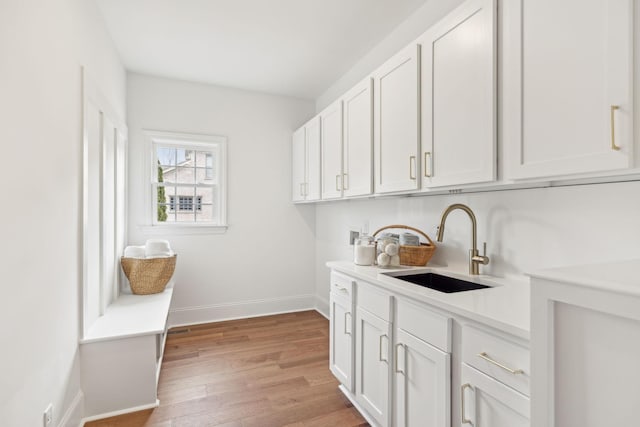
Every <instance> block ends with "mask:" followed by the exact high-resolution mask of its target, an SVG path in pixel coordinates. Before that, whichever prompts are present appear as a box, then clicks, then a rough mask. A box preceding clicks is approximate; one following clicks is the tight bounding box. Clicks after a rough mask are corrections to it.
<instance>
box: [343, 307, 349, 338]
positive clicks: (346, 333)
mask: <svg viewBox="0 0 640 427" xmlns="http://www.w3.org/2000/svg"><path fill="white" fill-rule="evenodd" d="M347 316H349V317H351V313H349V312H348V311H345V312H344V334H345V335H351V332H349V331H347V324H348V323H347Z"/></svg>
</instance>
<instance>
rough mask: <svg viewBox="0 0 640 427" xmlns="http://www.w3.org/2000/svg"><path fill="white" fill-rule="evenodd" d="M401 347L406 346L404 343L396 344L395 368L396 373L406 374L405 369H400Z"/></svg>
mask: <svg viewBox="0 0 640 427" xmlns="http://www.w3.org/2000/svg"><path fill="white" fill-rule="evenodd" d="M400 347H404V345H403V344H396V358H395V360H394V363H393V364H394V365H395V367H394V370H395V371H396V373H397V374H402V375H404V371H403V370H402V369H398V359H400V355H399V353H398V350H399V349H400ZM405 351H406V350H405Z"/></svg>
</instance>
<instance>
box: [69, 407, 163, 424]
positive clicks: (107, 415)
mask: <svg viewBox="0 0 640 427" xmlns="http://www.w3.org/2000/svg"><path fill="white" fill-rule="evenodd" d="M158 406H160V401H159V400H156V403H151V404H149V405H140V406H134V407H133V408H127V409H120V410H117V411H112V412H105V413H104V414H98V415H92V416H90V417H86V418H83V419H82V422H81V424H80V427H82V426H83V425H84V424H85V423H88V422H90V421H96V420H101V419H103V418H111V417H117V416H118V415H124V414H129V413H131V412H138V411H144V410H146V409H153V408H157V407H158Z"/></svg>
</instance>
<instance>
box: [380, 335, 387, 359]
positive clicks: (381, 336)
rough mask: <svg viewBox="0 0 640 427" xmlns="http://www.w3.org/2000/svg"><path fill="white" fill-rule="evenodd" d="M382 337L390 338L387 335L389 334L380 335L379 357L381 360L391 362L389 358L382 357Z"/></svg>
mask: <svg viewBox="0 0 640 427" xmlns="http://www.w3.org/2000/svg"><path fill="white" fill-rule="evenodd" d="M382 338H387V339H389V337H388V336H387V334H384V335H380V348H379V349H378V359H379V360H380V362H385V363H389V361H388V360H387V359H385V358H384V357H382Z"/></svg>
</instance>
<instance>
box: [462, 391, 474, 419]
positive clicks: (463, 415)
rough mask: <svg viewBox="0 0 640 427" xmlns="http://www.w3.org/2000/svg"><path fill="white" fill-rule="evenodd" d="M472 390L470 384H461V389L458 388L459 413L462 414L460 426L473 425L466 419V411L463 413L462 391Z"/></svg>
mask: <svg viewBox="0 0 640 427" xmlns="http://www.w3.org/2000/svg"><path fill="white" fill-rule="evenodd" d="M467 388H470V389H473V387H471V384H469V383H467V384H463V385H462V387H460V411H461V412H462V414H461V423H462V424H471V425H473V422H472V421H471V420H470V419H468V418H466V416H465V414H466V412H467V411H465V408H464V391H465V390H466V389H467Z"/></svg>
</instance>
